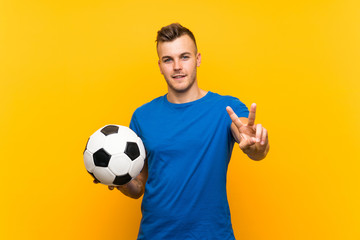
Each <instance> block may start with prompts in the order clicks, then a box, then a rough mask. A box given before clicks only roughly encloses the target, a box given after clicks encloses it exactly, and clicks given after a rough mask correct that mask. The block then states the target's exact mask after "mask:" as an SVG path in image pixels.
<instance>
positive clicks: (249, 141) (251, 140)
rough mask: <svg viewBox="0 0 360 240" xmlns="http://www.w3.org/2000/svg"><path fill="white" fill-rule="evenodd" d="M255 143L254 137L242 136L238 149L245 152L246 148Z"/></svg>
mask: <svg viewBox="0 0 360 240" xmlns="http://www.w3.org/2000/svg"><path fill="white" fill-rule="evenodd" d="M255 143H256V141H255V138H253V137H251V138H243V139H242V141H241V142H240V144H239V147H240V149H241V150H242V151H243V152H245V153H246V150H247V149H249V148H250V147H251V146H252V145H254V144H255Z"/></svg>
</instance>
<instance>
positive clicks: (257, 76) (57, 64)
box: [0, 0, 360, 240]
mask: <svg viewBox="0 0 360 240" xmlns="http://www.w3.org/2000/svg"><path fill="white" fill-rule="evenodd" d="M172 22H180V23H181V24H183V25H184V26H186V27H188V28H190V29H191V30H192V31H193V32H194V33H195V36H196V37H197V41H198V46H199V51H200V52H201V53H202V66H201V67H200V68H199V78H198V79H199V84H200V86H201V87H202V88H203V89H205V90H211V91H213V92H218V93H220V94H226V95H233V96H236V97H238V98H239V99H240V100H241V101H243V102H244V103H245V104H246V105H247V106H250V104H251V103H252V102H256V103H257V104H258V111H257V123H262V124H263V125H264V126H265V127H266V128H267V129H268V131H269V139H270V143H271V150H270V153H269V155H268V157H267V158H266V159H265V160H263V161H260V162H254V161H252V160H249V159H248V158H246V156H245V155H244V154H242V153H241V151H240V150H239V149H238V147H236V146H235V148H234V154H233V157H232V160H231V162H230V166H229V172H228V196H229V202H230V207H231V212H232V221H233V227H234V231H235V234H236V237H237V239H244V240H245V239H247V240H260V239H261V240H268V239H276V240H280V239H282V240H288V239H296V240H297V239H299V240H300V239H301V240H303V239H327V240H329V239H337V240H338V239H360V230H359V224H360V217H359V216H360V207H359V202H360V197H359V183H360V181H359V180H360V178H359V173H358V172H359V170H360V168H359V166H360V163H359V160H360V154H359V136H360V126H359V121H360V101H359V96H358V94H359V90H360V84H359V80H360V45H359V42H360V4H359V2H358V1H356V0H352V1H349V0H312V1H310V0H305V1H280V0H275V1H227V0H224V1H188V0H184V1H180V2H179V1H145V0H139V1H115V0H114V1H110V0H105V1H104V0H88V1H76V0H75V1H69V0H66V1H45V0H33V1H25V0H0V106H1V107H0V114H1V115H0V117H1V118H0V123H1V128H0V147H1V166H0V176H1V183H0V184H1V198H0V199H1V200H0V201H1V204H0V214H1V215H0V216H1V222H0V239H135V238H136V236H137V231H138V226H139V222H140V218H141V213H140V204H141V200H133V199H130V198H127V197H125V196H124V195H122V194H121V193H120V192H118V191H109V190H107V188H106V187H105V186H103V185H95V184H93V183H92V180H91V177H90V176H89V175H88V174H87V172H86V170H85V167H84V164H83V159H82V153H83V150H84V147H85V144H86V141H87V138H88V137H89V136H90V135H91V134H92V133H93V132H94V131H95V130H97V129H98V128H100V127H102V126H104V125H106V124H120V125H128V124H129V121H130V118H131V115H132V112H133V111H134V110H135V109H136V108H137V107H138V106H140V105H142V104H143V103H145V102H147V101H150V100H151V99H153V98H155V97H157V96H159V95H163V94H165V93H166V85H165V82H164V80H163V78H162V76H161V75H160V73H159V70H158V67H157V56H156V51H155V37H156V31H157V30H159V29H160V28H161V27H162V26H164V25H167V24H170V23H172Z"/></svg>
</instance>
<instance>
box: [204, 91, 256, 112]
mask: <svg viewBox="0 0 360 240" xmlns="http://www.w3.org/2000/svg"><path fill="white" fill-rule="evenodd" d="M211 94H212V95H213V96H212V98H213V101H214V102H216V103H217V104H219V106H220V107H221V108H226V107H227V106H230V107H231V108H232V109H233V110H234V111H235V113H236V114H237V115H238V116H239V117H247V116H248V114H249V110H248V108H247V107H246V105H245V104H244V103H243V102H242V101H240V99H239V98H237V97H234V96H230V95H220V94H218V93H211Z"/></svg>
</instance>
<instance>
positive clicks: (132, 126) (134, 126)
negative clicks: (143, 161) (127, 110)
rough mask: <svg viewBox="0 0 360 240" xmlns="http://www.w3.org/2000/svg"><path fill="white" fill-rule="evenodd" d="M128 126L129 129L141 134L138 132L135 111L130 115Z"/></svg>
mask: <svg viewBox="0 0 360 240" xmlns="http://www.w3.org/2000/svg"><path fill="white" fill-rule="evenodd" d="M129 128H130V129H131V130H133V131H134V132H135V133H136V134H137V135H138V136H139V137H140V135H141V134H140V127H139V123H138V121H137V118H136V111H135V112H134V113H133V115H132V117H131V121H130V125H129Z"/></svg>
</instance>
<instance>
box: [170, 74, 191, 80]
mask: <svg viewBox="0 0 360 240" xmlns="http://www.w3.org/2000/svg"><path fill="white" fill-rule="evenodd" d="M186 76H187V75H186V74H174V75H171V77H172V78H174V79H183V78H185V77H186Z"/></svg>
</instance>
